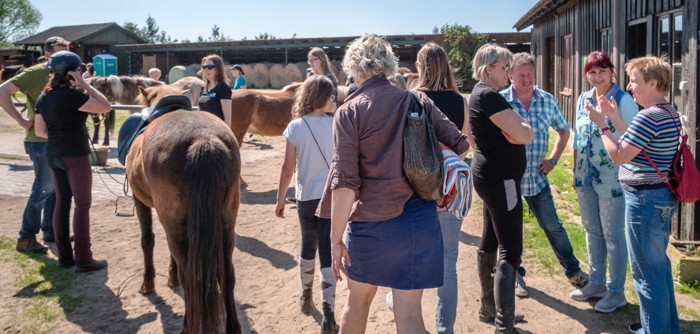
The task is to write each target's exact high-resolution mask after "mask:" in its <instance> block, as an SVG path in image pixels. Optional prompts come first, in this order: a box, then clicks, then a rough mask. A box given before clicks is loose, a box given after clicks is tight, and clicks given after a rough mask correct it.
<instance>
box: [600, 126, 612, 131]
mask: <svg viewBox="0 0 700 334" xmlns="http://www.w3.org/2000/svg"><path fill="white" fill-rule="evenodd" d="M605 131H610V128H609V127H607V126H606V127H604V128H602V129H600V133H603V132H605Z"/></svg>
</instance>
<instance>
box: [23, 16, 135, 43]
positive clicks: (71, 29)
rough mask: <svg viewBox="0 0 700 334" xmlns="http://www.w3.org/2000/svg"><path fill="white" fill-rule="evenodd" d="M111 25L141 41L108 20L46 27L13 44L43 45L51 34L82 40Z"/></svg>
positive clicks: (69, 39)
mask: <svg viewBox="0 0 700 334" xmlns="http://www.w3.org/2000/svg"><path fill="white" fill-rule="evenodd" d="M112 27H116V28H118V29H120V30H122V31H123V32H125V33H126V34H128V35H129V36H131V37H133V38H134V39H136V40H138V41H143V42H145V41H144V40H143V39H141V38H140V37H138V36H136V35H134V34H133V33H131V32H129V31H128V30H126V29H124V28H122V27H121V26H119V25H118V24H116V23H114V22H108V23H96V24H83V25H74V26H61V27H52V28H49V29H46V30H44V31H42V32H40V33H38V34H36V35H33V36H29V37H27V38H25V39H23V40H20V41H17V42H15V45H22V44H25V45H43V44H44V42H45V41H46V39H47V38H49V37H52V36H59V37H62V38H64V39H65V40H68V41H72V42H80V41H81V40H84V39H86V38H88V37H91V36H93V35H95V34H98V33H100V32H102V31H105V30H107V29H110V28H112Z"/></svg>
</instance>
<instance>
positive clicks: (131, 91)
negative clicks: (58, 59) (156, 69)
mask: <svg viewBox="0 0 700 334" xmlns="http://www.w3.org/2000/svg"><path fill="white" fill-rule="evenodd" d="M85 81H86V82H87V83H88V84H89V85H90V86H92V87H95V89H97V90H98V91H100V92H101V93H102V94H104V96H105V97H106V98H107V100H109V102H110V103H112V104H126V105H129V104H134V103H136V102H137V101H136V98H137V97H138V96H139V87H152V86H160V85H161V83H160V82H158V81H156V80H153V79H150V78H140V77H126V76H120V77H118V76H115V75H110V76H108V77H92V78H87V79H85ZM103 115H104V119H102V120H100V115H98V114H90V117H92V124H93V127H94V132H93V136H92V142H93V143H97V141H98V140H99V136H100V124H102V123H103V122H104V125H105V137H104V139H103V140H102V145H105V146H109V133H110V132H113V131H114V124H115V123H116V122H115V119H114V118H115V114H114V110H112V111H110V112H109V113H107V114H103Z"/></svg>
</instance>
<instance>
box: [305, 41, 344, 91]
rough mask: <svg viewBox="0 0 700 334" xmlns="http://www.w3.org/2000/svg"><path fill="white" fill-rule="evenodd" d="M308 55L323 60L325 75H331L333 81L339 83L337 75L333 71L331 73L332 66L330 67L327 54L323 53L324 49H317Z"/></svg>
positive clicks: (322, 67) (322, 66) (322, 65)
mask: <svg viewBox="0 0 700 334" xmlns="http://www.w3.org/2000/svg"><path fill="white" fill-rule="evenodd" d="M308 55H309V56H314V57H316V58H318V59H321V69H322V70H323V75H330V76H332V77H333V79H334V80H335V81H336V82H337V81H338V78H336V77H335V74H333V71H331V66H330V65H329V64H330V62H329V60H328V55H326V52H325V51H323V49H322V48H319V47H315V48H313V49H311V50H310V51H309V54H308ZM317 74H318V73H317Z"/></svg>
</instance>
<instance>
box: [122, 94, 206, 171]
mask: <svg viewBox="0 0 700 334" xmlns="http://www.w3.org/2000/svg"><path fill="white" fill-rule="evenodd" d="M175 110H194V109H193V108H192V104H191V102H190V99H189V98H188V97H187V96H185V95H167V96H165V97H163V98H162V99H160V100H159V101H158V103H156V104H155V105H152V106H150V107H148V108H144V109H143V111H141V112H137V113H134V114H133V115H131V116H129V117H128V118H127V119H126V120H125V121H124V123H123V124H122V126H121V128H119V138H118V145H117V151H118V153H119V155H118V159H119V162H120V163H121V164H122V165H125V166H126V156H127V155H128V154H129V149H130V148H131V144H132V143H133V142H134V139H136V137H138V136H139V135H140V134H141V133H142V132H143V131H144V130H146V126H148V124H149V123H151V122H153V121H154V120H155V119H156V118H158V117H160V116H163V115H165V114H167V113H169V112H171V111H175Z"/></svg>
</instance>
